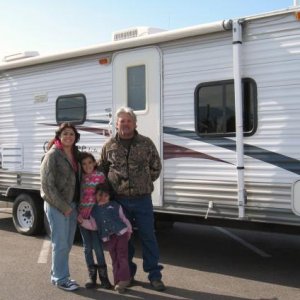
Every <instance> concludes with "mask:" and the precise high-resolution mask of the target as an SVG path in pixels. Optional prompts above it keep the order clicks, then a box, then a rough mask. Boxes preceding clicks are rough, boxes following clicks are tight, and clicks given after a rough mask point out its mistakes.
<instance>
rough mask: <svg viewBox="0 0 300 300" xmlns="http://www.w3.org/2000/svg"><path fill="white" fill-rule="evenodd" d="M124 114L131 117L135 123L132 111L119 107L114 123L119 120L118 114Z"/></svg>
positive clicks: (128, 108) (134, 115)
mask: <svg viewBox="0 0 300 300" xmlns="http://www.w3.org/2000/svg"><path fill="white" fill-rule="evenodd" d="M122 113H125V114H128V115H130V116H131V118H132V119H133V121H134V122H135V123H136V114H135V113H134V111H133V109H132V108H130V107H125V106H124V107H120V108H119V109H118V110H117V112H116V121H117V120H118V119H119V117H120V114H122Z"/></svg>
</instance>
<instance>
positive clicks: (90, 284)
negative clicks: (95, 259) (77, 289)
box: [85, 265, 97, 289]
mask: <svg viewBox="0 0 300 300" xmlns="http://www.w3.org/2000/svg"><path fill="white" fill-rule="evenodd" d="M88 272H89V279H88V281H87V282H86V283H85V287H86V288H87V289H93V288H95V287H96V281H97V266H96V265H92V266H90V267H88Z"/></svg>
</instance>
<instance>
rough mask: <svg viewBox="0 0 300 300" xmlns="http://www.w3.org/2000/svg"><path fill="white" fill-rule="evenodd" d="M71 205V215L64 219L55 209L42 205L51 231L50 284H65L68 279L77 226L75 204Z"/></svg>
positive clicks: (46, 204) (45, 204)
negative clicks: (70, 255)
mask: <svg viewBox="0 0 300 300" xmlns="http://www.w3.org/2000/svg"><path fill="white" fill-rule="evenodd" d="M71 205H72V207H73V210H72V213H71V215H70V216H68V217H65V216H64V214H63V213H61V212H60V211H59V210H57V209H56V208H55V207H53V206H51V205H49V204H48V203H47V202H45V203H44V210H45V213H46V215H47V219H48V222H49V226H50V229H51V243H52V265H51V282H52V283H54V284H59V285H60V284H63V283H65V282H66V281H67V280H68V279H69V277H70V272H69V254H70V251H71V248H72V245H73V242H74V236H75V232H76V226H77V210H76V204H75V203H72V204H71Z"/></svg>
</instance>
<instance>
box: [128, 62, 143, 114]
mask: <svg viewBox="0 0 300 300" xmlns="http://www.w3.org/2000/svg"><path fill="white" fill-rule="evenodd" d="M145 71H146V68H145V65H140V66H134V67H128V68H127V102H128V106H129V107H131V108H132V109H133V110H135V111H137V110H145V109H146V72H145Z"/></svg>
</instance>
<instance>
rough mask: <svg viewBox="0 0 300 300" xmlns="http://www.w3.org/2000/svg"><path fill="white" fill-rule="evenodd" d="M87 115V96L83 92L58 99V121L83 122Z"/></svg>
mask: <svg viewBox="0 0 300 300" xmlns="http://www.w3.org/2000/svg"><path fill="white" fill-rule="evenodd" d="M85 117H86V98H85V96H84V95H82V94H76V95H65V96H60V97H58V98H57V100H56V122H57V123H58V124H60V123H63V122H71V123H74V124H82V123H83V122H84V121H85Z"/></svg>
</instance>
